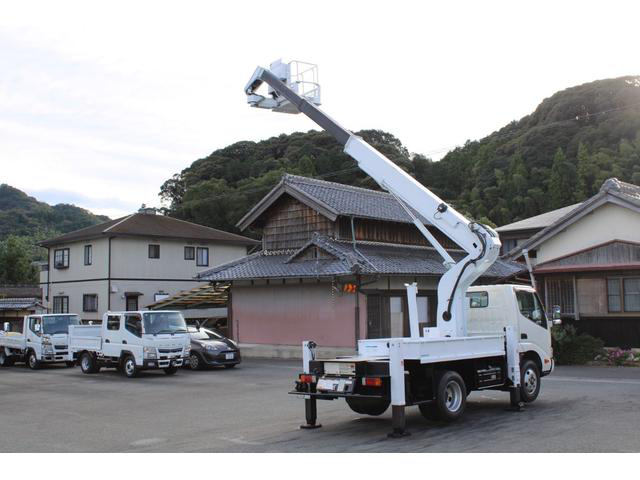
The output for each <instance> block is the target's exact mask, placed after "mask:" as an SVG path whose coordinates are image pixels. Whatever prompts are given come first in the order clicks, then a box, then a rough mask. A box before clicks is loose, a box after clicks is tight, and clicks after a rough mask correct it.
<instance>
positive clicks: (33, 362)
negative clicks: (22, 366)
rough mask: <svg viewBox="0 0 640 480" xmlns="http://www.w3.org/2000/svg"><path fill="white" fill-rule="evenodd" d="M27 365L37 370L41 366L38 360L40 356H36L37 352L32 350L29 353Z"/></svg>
mask: <svg viewBox="0 0 640 480" xmlns="http://www.w3.org/2000/svg"><path fill="white" fill-rule="evenodd" d="M27 366H28V367H29V368H30V369H31V370H37V369H39V368H40V362H39V361H38V357H37V356H36V352H34V351H33V350H31V351H30V352H29V354H28V355H27Z"/></svg>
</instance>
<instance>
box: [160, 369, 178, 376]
mask: <svg viewBox="0 0 640 480" xmlns="http://www.w3.org/2000/svg"><path fill="white" fill-rule="evenodd" d="M163 370H164V373H166V374H167V375H175V374H176V372H177V371H178V367H167V368H163Z"/></svg>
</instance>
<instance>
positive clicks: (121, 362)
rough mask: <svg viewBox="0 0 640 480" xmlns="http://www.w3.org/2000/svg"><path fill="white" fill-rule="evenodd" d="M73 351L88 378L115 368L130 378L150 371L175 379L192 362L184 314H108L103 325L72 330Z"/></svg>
mask: <svg viewBox="0 0 640 480" xmlns="http://www.w3.org/2000/svg"><path fill="white" fill-rule="evenodd" d="M69 350H70V354H71V355H72V357H73V359H75V360H76V361H78V362H79V363H80V368H81V369H82V372H83V373H87V374H89V373H97V372H99V371H100V368H102V367H112V368H116V369H118V370H119V371H121V372H122V373H124V375H125V376H127V377H129V378H132V377H135V376H137V375H138V373H139V372H140V371H142V370H150V369H163V370H164V372H165V373H166V374H167V375H173V374H174V373H176V372H177V371H178V368H179V367H181V366H182V365H183V363H184V362H185V361H186V360H187V359H188V358H189V354H190V353H191V339H190V336H189V333H188V331H187V325H186V323H185V321H184V318H183V317H182V314H181V313H180V312H175V311H167V310H158V311H137V312H107V313H105V314H104V316H103V319H102V325H95V326H92V325H77V326H72V327H70V328H69Z"/></svg>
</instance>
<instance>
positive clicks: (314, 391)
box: [245, 61, 553, 437]
mask: <svg viewBox="0 0 640 480" xmlns="http://www.w3.org/2000/svg"><path fill="white" fill-rule="evenodd" d="M263 83H266V84H267V85H268V91H267V92H264V93H259V89H260V88H261V86H262V84H263ZM245 93H246V95H247V102H248V103H249V105H250V106H252V107H257V108H267V109H271V110H273V111H279V112H284V113H304V114H305V115H306V116H308V117H309V118H310V119H311V120H313V121H314V122H316V123H317V124H318V125H319V126H321V127H322V128H323V129H325V130H326V131H327V132H329V133H330V134H331V135H333V137H334V138H335V139H336V140H337V141H338V142H339V143H340V144H341V145H342V146H343V147H344V152H345V153H346V154H348V155H349V156H351V157H352V158H354V159H355V160H356V161H357V163H358V166H359V167H360V168H361V169H362V170H363V171H364V172H365V173H367V174H368V175H369V176H370V177H371V178H373V179H374V180H375V181H376V182H377V183H378V184H379V185H380V186H381V187H382V188H383V189H385V190H386V191H388V192H389V193H391V195H393V196H394V197H395V198H396V200H397V201H398V202H399V204H400V205H401V206H402V207H403V208H404V209H405V211H406V212H407V214H408V215H409V216H410V217H411V218H412V219H413V222H414V224H415V226H416V227H417V228H418V230H419V231H420V232H421V233H422V234H423V236H424V237H425V238H426V239H427V241H428V242H429V243H430V244H431V245H432V246H433V247H434V248H435V250H436V251H437V252H438V253H439V254H440V255H441V257H442V261H443V262H442V263H443V265H444V266H445V268H446V272H445V273H444V275H443V276H442V278H441V279H440V282H439V284H438V308H437V325H436V326H435V327H431V328H424V329H423V331H422V332H420V329H419V325H418V314H417V301H416V295H417V290H418V289H417V285H416V284H415V283H412V284H407V285H406V287H407V301H408V306H409V308H408V310H409V326H410V333H411V335H410V337H409V338H404V337H401V338H382V339H370V340H358V344H357V355H355V356H351V357H338V358H333V359H316V358H315V347H316V345H315V343H314V342H312V341H305V342H303V352H302V353H303V365H302V367H303V372H302V373H301V374H300V375H299V376H298V380H297V381H296V387H295V390H293V391H292V392H289V393H291V394H294V395H300V396H302V397H304V399H305V413H306V422H307V423H306V424H305V425H303V426H302V428H317V427H319V426H320V425H319V424H318V423H317V408H316V401H317V400H333V399H336V398H341V397H343V398H345V399H346V401H347V404H348V405H349V407H350V408H351V409H352V410H353V411H355V412H357V413H361V414H368V415H380V414H382V413H383V412H384V411H386V410H387V408H388V407H389V404H391V406H392V427H393V428H392V433H391V434H390V436H393V437H399V436H404V435H406V434H407V432H406V431H405V427H406V422H405V407H406V406H408V405H417V406H418V407H419V408H420V411H421V412H422V413H423V415H424V416H426V417H428V418H439V419H441V420H445V421H453V420H456V419H458V418H460V417H461V416H462V414H463V413H464V409H465V405H466V397H467V394H468V393H469V392H470V391H472V390H479V389H498V390H505V391H508V392H510V399H511V404H512V406H513V407H514V409H516V410H522V407H523V405H524V402H532V401H533V400H535V399H536V398H537V396H538V393H539V390H540V379H541V377H542V376H543V375H546V374H549V373H551V371H552V370H553V351H552V349H551V336H550V323H549V321H548V319H547V317H546V314H545V312H544V309H543V308H542V304H541V302H540V299H539V298H538V296H537V294H536V292H535V290H534V289H532V288H530V287H525V286H518V285H492V286H474V287H471V285H472V284H473V283H474V282H475V281H476V280H477V279H478V278H479V277H480V276H481V275H482V274H483V273H484V272H485V271H486V270H487V269H488V268H489V267H490V266H491V265H492V264H493V263H494V262H495V260H496V259H497V257H498V255H499V251H500V246H501V244H500V240H499V238H498V235H497V234H496V232H495V231H494V230H493V229H491V228H490V227H488V226H486V225H482V224H480V223H477V222H472V221H470V220H468V219H467V218H465V217H464V216H463V215H462V214H460V213H459V212H457V211H456V210H455V209H454V208H453V207H452V206H451V205H448V204H447V203H446V202H444V201H443V200H442V199H440V198H439V197H438V196H437V195H435V194H434V193H433V192H431V191H430V190H429V189H428V188H426V187H425V186H424V185H422V184H421V183H419V182H418V181H417V180H415V179H414V178H413V177H411V176H410V175H408V174H407V173H406V172H404V171H403V170H402V169H401V168H399V167H398V166H397V165H395V164H394V163H393V162H392V161H391V160H389V159H388V158H386V157H385V156H384V155H383V154H382V153H380V152H378V151H377V150H376V149H375V148H373V147H372V146H371V145H369V144H368V143H367V142H365V141H364V140H363V139H362V138H360V137H358V136H356V135H354V134H353V133H352V132H350V131H349V130H347V129H345V128H344V127H342V126H341V125H339V124H338V123H337V122H336V121H335V120H333V119H332V118H331V117H329V116H328V115H327V114H325V113H324V112H322V111H321V110H320V109H319V108H318V105H320V86H319V84H318V83H317V68H316V66H315V65H312V64H304V63H301V62H291V63H288V64H287V63H283V62H281V61H276V62H274V63H272V64H271V66H270V69H266V68H263V67H258V68H257V69H256V70H255V72H254V73H253V75H252V77H251V79H250V80H249V82H248V83H247V85H246V86H245ZM414 212H418V213H419V214H420V215H421V216H422V217H423V218H426V219H428V220H429V222H430V223H431V224H432V225H433V226H435V227H436V228H438V229H439V230H440V231H441V232H442V233H444V234H445V235H446V236H447V237H449V238H450V239H451V240H453V242H455V244H457V245H458V246H459V247H460V248H461V249H462V250H464V251H465V252H466V256H465V257H464V258H462V259H461V260H459V261H457V262H456V261H454V260H453V258H452V257H451V255H450V254H449V253H448V252H447V250H446V249H445V248H444V247H443V246H442V245H441V244H440V243H439V242H438V241H437V239H436V238H435V237H434V236H433V235H432V234H431V232H430V231H429V230H428V229H427V228H426V227H425V225H424V223H423V222H422V221H421V220H420V219H419V218H418V217H417V216H416V215H415V213H414ZM470 287H471V288H470ZM480 296H481V297H483V298H484V297H485V296H486V301H487V304H486V307H484V308H485V309H484V310H483V309H482V308H481V307H477V304H478V303H477V302H478V301H480V300H479V298H474V297H480ZM482 302H484V300H482ZM483 304H484V303H483ZM481 310H482V312H481ZM483 312H484V313H483Z"/></svg>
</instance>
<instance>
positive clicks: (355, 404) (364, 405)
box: [346, 397, 391, 417]
mask: <svg viewBox="0 0 640 480" xmlns="http://www.w3.org/2000/svg"><path fill="white" fill-rule="evenodd" d="M346 400H347V405H349V408H350V409H351V410H353V411H354V412H356V413H359V414H361V415H371V416H373V417H377V416H378V415H382V414H383V413H384V412H386V411H387V408H389V404H390V403H391V402H390V401H389V400H387V399H385V398H351V397H346Z"/></svg>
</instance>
